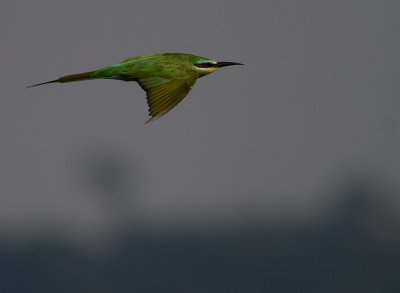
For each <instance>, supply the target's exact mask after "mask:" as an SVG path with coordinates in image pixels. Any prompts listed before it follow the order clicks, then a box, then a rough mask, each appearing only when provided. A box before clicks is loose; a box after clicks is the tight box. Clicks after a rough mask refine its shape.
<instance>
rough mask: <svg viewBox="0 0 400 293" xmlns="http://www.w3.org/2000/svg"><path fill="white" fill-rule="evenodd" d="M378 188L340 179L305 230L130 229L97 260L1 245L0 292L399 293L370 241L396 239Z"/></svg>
mask: <svg viewBox="0 0 400 293" xmlns="http://www.w3.org/2000/svg"><path fill="white" fill-rule="evenodd" d="M376 186H378V185H376V184H374V183H373V182H371V181H368V182H367V181H366V180H359V179H356V180H347V182H345V184H344V185H342V186H341V187H340V188H338V189H337V190H336V191H335V195H336V196H337V198H339V199H340V202H338V203H337V205H336V207H335V208H333V209H332V210H331V211H328V212H327V214H326V218H325V219H324V220H322V221H321V222H319V223H317V224H315V223H314V224H313V225H310V226H303V227H298V226H296V227H294V226H293V227H290V226H288V225H282V226H279V225H278V226H275V227H274V228H271V227H270V226H261V225H259V226H253V225H248V226H246V225H245V224H243V225H241V226H240V228H239V227H236V228H235V227H233V228H231V229H227V230H220V231H217V232H215V233H214V234H209V235H208V236H207V237H204V235H203V236H201V235H200V234H196V233H195V232H191V233H190V232H187V233H175V234H174V233H172V232H171V234H169V235H167V234H165V233H164V234H162V235H160V234H151V233H146V232H143V230H141V231H138V230H134V229H131V230H130V231H124V233H121V235H120V236H121V237H120V240H119V245H118V250H117V251H118V253H117V254H114V255H111V256H109V257H108V258H107V257H106V258H103V259H102V258H100V259H96V258H90V257H86V256H85V255H82V253H79V252H75V251H72V250H70V249H68V248H65V247H64V246H63V245H61V244H57V243H54V242H53V243H46V242H45V241H44V242H43V243H41V244H40V245H38V246H35V247H30V248H26V249H19V250H16V251H10V250H8V249H6V248H4V247H3V248H1V247H0V259H1V262H0V274H1V275H0V276H1V282H0V292H44V293H46V292H52V293H53V292H57V293H62V292H288V293H289V292H290V293H292V292H363V293H368V292H374V293H375V292H400V278H399V267H400V247H399V246H393V247H388V246H387V245H386V244H385V243H386V242H385V241H381V240H382V238H381V235H380V234H379V233H376V232H377V231H378V232H379V231H381V230H382V229H384V230H386V231H387V232H389V233H386V234H385V235H386V236H388V235H389V242H390V240H398V233H399V232H398V231H399V230H398V224H399V223H398V221H397V218H396V214H395V211H394V209H391V208H389V206H388V205H386V204H385V201H384V198H389V197H388V196H389V195H391V194H383V193H385V192H387V191H384V192H382V190H381V189H380V188H377V187H376ZM107 188H108V187H107ZM265 227H268V228H265ZM386 240H387V239H386Z"/></svg>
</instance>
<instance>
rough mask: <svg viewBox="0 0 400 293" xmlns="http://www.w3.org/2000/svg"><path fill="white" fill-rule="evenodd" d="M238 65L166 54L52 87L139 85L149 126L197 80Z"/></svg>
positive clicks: (68, 77)
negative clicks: (112, 82)
mask: <svg viewBox="0 0 400 293" xmlns="http://www.w3.org/2000/svg"><path fill="white" fill-rule="evenodd" d="M230 65H243V64H241V63H236V62H217V61H214V60H212V59H209V58H204V57H199V56H195V55H190V54H183V53H164V54H154V55H144V56H139V57H131V58H128V59H125V60H123V61H122V62H121V63H118V64H115V65H110V66H107V67H103V68H100V69H97V70H93V71H89V72H84V73H78V74H72V75H66V76H62V77H60V78H59V79H55V80H52V81H48V82H43V83H39V84H35V85H31V86H29V87H34V86H38V85H42V84H48V83H56V82H60V83H65V82H72V81H80V80H91V79H117V80H123V81H136V82H137V83H139V85H140V86H141V87H142V89H143V90H144V91H145V92H146V94H147V104H148V106H149V115H150V116H151V118H150V119H149V120H147V121H146V123H149V122H151V121H153V120H155V119H158V118H160V117H161V116H163V115H164V114H166V113H167V112H169V111H170V110H171V109H172V108H174V107H175V106H176V105H177V104H178V103H179V102H180V101H182V99H183V98H184V97H185V96H186V95H187V94H188V93H189V91H190V90H191V89H192V87H193V86H194V84H195V83H196V80H197V79H198V78H200V77H203V76H205V75H207V74H210V73H212V72H214V71H216V70H217V69H219V68H221V67H225V66H230Z"/></svg>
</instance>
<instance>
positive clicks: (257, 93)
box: [0, 0, 400, 240]
mask: <svg viewBox="0 0 400 293" xmlns="http://www.w3.org/2000/svg"><path fill="white" fill-rule="evenodd" d="M399 8H400V4H399V2H398V1H388V0H387V1H361V0H360V1H356V0H350V1H252V2H246V1H119V0H117V1H68V2H65V1H40V0H39V1H20V2H18V1H8V3H6V4H2V9H1V10H0V48H1V52H2V54H1V56H0V58H1V59H0V60H1V64H2V70H1V72H0V75H1V80H2V87H1V100H0V102H1V106H0V119H1V122H0V133H1V136H2V137H3V141H2V144H1V162H2V164H1V168H0V172H1V176H0V178H1V179H0V180H1V184H0V192H1V204H0V233H1V234H2V236H4V237H6V238H7V239H11V240H14V239H25V238H29V237H30V236H33V235H37V233H39V232H40V231H55V230H57V231H62V232H61V233H65V232H66V234H67V235H78V236H79V237H77V238H79V239H80V238H85V236H84V235H86V236H89V238H90V237H91V236H93V235H97V236H98V235H109V232H110V233H111V231H112V230H113V229H114V227H115V226H116V225H119V224H120V223H121V222H129V223H130V224H132V225H135V226H138V227H146V228H148V227H153V228H155V229H159V228H161V229H164V228H165V227H175V228H180V227H181V228H189V229H192V228H194V227H199V226H203V225H206V226H208V227H210V226H213V227H215V226H224V225H231V224H232V223H237V222H238V221H242V220H243V219H248V218H249V217H250V218H252V217H254V218H257V219H258V220H259V221H261V222H263V223H264V224H266V225H268V224H269V223H273V222H274V221H276V220H279V221H296V222H298V223H299V222H300V223H301V221H302V220H304V221H308V220H309V219H310V218H313V217H314V216H315V217H318V215H320V214H321V213H323V212H321V211H325V210H326V208H327V207H328V206H329V204H330V202H331V201H332V198H331V197H332V194H333V193H332V192H331V190H332V188H334V186H335V184H337V181H338V180H341V179H340V178H341V177H343V176H353V175H355V176H357V174H353V172H356V170H361V171H362V172H364V171H365V172H367V173H370V174H371V176H373V177H374V178H379V179H377V180H378V181H381V182H383V183H382V184H383V186H384V189H388V190H390V192H389V193H390V194H393V195H394V194H398V191H399V190H400V183H399V182H400V180H399V179H400V178H399V177H400V176H399V174H400V130H399V127H400V120H399V115H398V110H399V107H400V101H399V93H400V83H399V82H398V78H399V73H400V72H399V71H400V69H399V68H400V62H399V57H400V42H399V38H398V31H399V27H400V23H399V22H400V20H399V17H398V11H399ZM163 52H183V53H191V54H195V55H200V56H205V57H210V58H213V59H215V60H219V61H236V62H241V63H244V64H245V66H241V67H239V66H237V67H230V68H224V69H221V70H220V71H218V72H216V73H214V74H212V75H210V76H207V77H205V78H202V79H200V80H199V81H198V82H197V83H196V85H195V87H194V88H193V90H192V91H191V92H190V94H189V95H188V96H187V97H186V98H185V99H184V101H183V102H182V103H181V104H180V105H179V106H178V107H176V108H175V109H174V110H173V111H171V112H170V113H169V114H168V115H166V116H164V117H162V118H161V119H159V120H157V121H155V122H154V123H151V124H149V125H144V122H145V121H146V120H147V105H146V102H145V93H144V92H143V91H142V90H141V89H140V87H139V86H138V85H137V84H136V83H133V82H132V83H124V82H118V81H109V80H99V81H89V82H79V83H74V84H62V85H58V84H56V85H48V86H42V87H37V88H32V89H26V86H27V85H30V84H34V83H38V82H44V81H48V80H52V79H55V78H58V77H59V76H62V75H66V74H72V73H79V72H84V71H87V70H91V69H96V68H100V67H103V66H106V65H110V64H114V63H117V62H120V61H121V60H123V59H125V58H128V57H131V56H139V55H144V54H153V53H163ZM105 178H106V179H105ZM106 180H108V181H110V182H108V183H104V181H106ZM388 200H391V201H393V203H394V206H395V207H398V205H399V202H398V201H396V200H395V198H388Z"/></svg>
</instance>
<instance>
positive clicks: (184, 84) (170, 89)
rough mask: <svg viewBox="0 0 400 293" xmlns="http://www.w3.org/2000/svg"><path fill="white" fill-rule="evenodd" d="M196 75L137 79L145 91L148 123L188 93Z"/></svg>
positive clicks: (170, 108) (166, 111)
mask: <svg viewBox="0 0 400 293" xmlns="http://www.w3.org/2000/svg"><path fill="white" fill-rule="evenodd" d="M197 78H198V76H197V75H195V74H192V75H190V76H189V77H188V78H186V79H175V80H168V79H165V78H161V77H151V78H144V79H139V80H138V83H139V85H140V86H141V87H142V88H143V89H144V90H145V91H146V93H147V104H148V106H149V115H150V116H151V118H150V119H149V120H147V121H146V123H149V122H151V121H154V120H156V119H158V118H160V117H161V116H163V115H165V114H166V113H168V112H169V111H171V110H172V108H174V107H175V106H176V105H177V104H178V103H179V102H180V101H182V100H183V98H184V97H185V96H186V95H187V94H188V93H189V91H190V90H191V89H192V87H193V86H194V84H195V83H196V80H197Z"/></svg>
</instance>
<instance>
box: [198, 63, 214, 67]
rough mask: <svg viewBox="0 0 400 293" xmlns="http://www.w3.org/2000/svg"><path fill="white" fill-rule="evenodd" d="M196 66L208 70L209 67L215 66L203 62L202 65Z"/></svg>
mask: <svg viewBox="0 0 400 293" xmlns="http://www.w3.org/2000/svg"><path fill="white" fill-rule="evenodd" d="M196 66H197V67H200V68H208V67H211V66H213V64H212V63H210V62H202V63H199V64H197V65H196Z"/></svg>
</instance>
